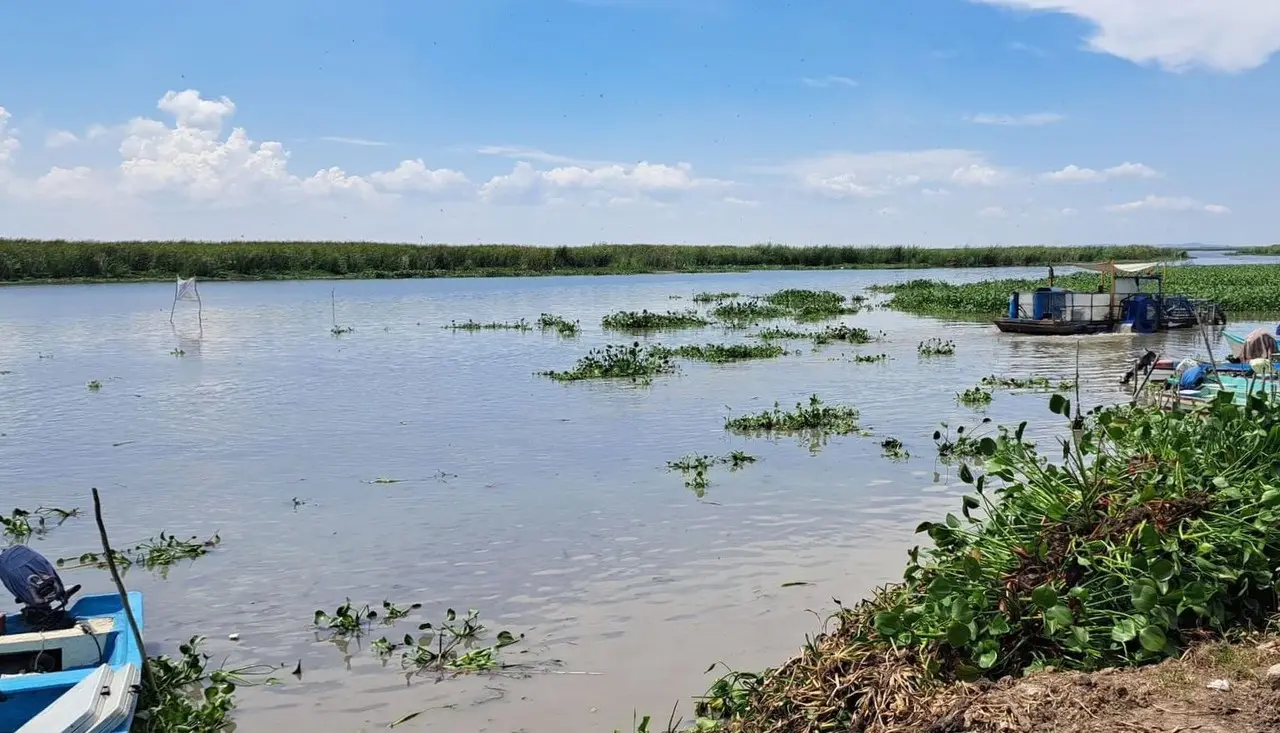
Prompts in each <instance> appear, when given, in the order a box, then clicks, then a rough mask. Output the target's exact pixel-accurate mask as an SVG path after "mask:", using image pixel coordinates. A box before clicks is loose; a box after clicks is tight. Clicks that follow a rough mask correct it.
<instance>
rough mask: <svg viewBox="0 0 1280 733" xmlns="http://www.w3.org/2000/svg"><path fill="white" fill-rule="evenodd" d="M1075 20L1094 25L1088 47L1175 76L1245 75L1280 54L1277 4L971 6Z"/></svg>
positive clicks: (1103, 1) (1117, 0) (1024, 2)
mask: <svg viewBox="0 0 1280 733" xmlns="http://www.w3.org/2000/svg"><path fill="white" fill-rule="evenodd" d="M972 2H978V3H984V4H987V5H999V6H1003V7H1007V8H1014V9H1018V10H1030V11H1039V12H1050V13H1062V14H1066V15H1074V16H1076V17H1078V18H1081V19H1083V20H1086V21H1088V22H1089V23H1091V24H1093V26H1094V32H1093V35H1092V36H1091V37H1090V38H1089V47H1090V48H1091V49H1092V50H1094V51H1098V52H1101V53H1107V54H1111V55H1113V56H1118V57H1120V58H1122V59H1126V60H1128V61H1132V62H1134V63H1137V64H1156V65H1159V66H1160V67H1162V68H1164V69H1167V70H1170V71H1185V70H1188V69H1191V68H1195V67H1203V68H1207V69H1212V70H1215V71H1223V72H1240V71H1246V70H1248V69H1253V68H1256V67H1258V66H1261V65H1262V64H1264V63H1266V62H1267V60H1268V59H1269V58H1270V57H1271V55H1272V54H1274V53H1275V52H1276V51H1278V50H1280V3H1277V2H1274V0H972Z"/></svg>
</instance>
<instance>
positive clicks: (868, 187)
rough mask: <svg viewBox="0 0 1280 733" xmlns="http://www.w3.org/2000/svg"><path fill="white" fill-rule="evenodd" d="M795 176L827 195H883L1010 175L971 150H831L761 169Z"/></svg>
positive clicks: (988, 181)
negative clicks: (926, 185) (840, 151)
mask: <svg viewBox="0 0 1280 733" xmlns="http://www.w3.org/2000/svg"><path fill="white" fill-rule="evenodd" d="M759 170H760V171H761V172H765V173H774V174H781V175H784V176H787V177H789V178H791V179H792V180H793V181H794V182H795V184H796V185H797V186H798V187H799V188H800V189H801V190H804V191H808V192H810V193H815V194H818V195H821V196H825V197H827V198H835V199H846V198H856V197H869V196H884V195H887V194H890V193H894V192H896V191H900V190H902V189H905V188H909V187H914V186H915V185H917V184H921V183H956V184H959V185H962V186H986V185H992V184H995V183H998V182H1001V181H1003V180H1005V179H1006V178H1007V177H1008V176H1007V174H1006V173H1005V172H1004V171H1002V170H1000V169H998V168H995V167H994V166H992V165H990V164H989V163H988V162H987V161H986V159H985V158H983V157H982V156H981V155H980V154H978V153H975V152H972V151H969V150H951V149H936V150H917V151H902V152H880V153H830V154H827V155H822V156H816V157H812V158H803V159H800V160H796V161H793V162H791V163H788V164H786V165H783V166H777V167H773V168H762V169H759Z"/></svg>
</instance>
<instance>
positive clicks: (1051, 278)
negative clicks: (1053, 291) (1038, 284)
mask: <svg viewBox="0 0 1280 733" xmlns="http://www.w3.org/2000/svg"><path fill="white" fill-rule="evenodd" d="M1049 287H1053V265H1049Z"/></svg>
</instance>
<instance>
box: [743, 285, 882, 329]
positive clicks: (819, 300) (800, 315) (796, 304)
mask: <svg viewBox="0 0 1280 733" xmlns="http://www.w3.org/2000/svg"><path fill="white" fill-rule="evenodd" d="M764 300H765V302H767V303H769V304H770V305H774V306H778V307H781V308H785V309H786V310H787V311H789V312H790V313H791V316H792V318H794V319H795V320H796V321H798V322H800V323H809V322H813V321H824V320H827V319H830V318H835V317H837V316H841V315H847V314H853V313H857V312H858V311H859V310H860V307H859V304H854V305H849V304H848V300H849V299H848V298H846V297H845V296H843V295H841V294H840V293H836V292H832V291H830V290H804V289H799V288H789V289H787V290H779V291H778V292H776V293H771V294H770V295H766V296H765V297H764Z"/></svg>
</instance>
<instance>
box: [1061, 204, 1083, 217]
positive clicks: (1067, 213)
mask: <svg viewBox="0 0 1280 733" xmlns="http://www.w3.org/2000/svg"><path fill="white" fill-rule="evenodd" d="M1058 213H1059V214H1061V215H1063V216H1075V215H1076V214H1079V213H1080V212H1079V211H1076V210H1075V209H1073V208H1071V207H1070V206H1068V207H1066V208H1065V209H1063V210H1062V211H1059V212H1058Z"/></svg>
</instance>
